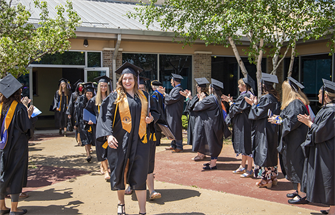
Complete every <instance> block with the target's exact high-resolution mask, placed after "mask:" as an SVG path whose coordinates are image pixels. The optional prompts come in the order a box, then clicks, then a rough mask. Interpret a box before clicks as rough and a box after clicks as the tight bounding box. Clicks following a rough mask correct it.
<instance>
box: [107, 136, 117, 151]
mask: <svg viewBox="0 0 335 215" xmlns="http://www.w3.org/2000/svg"><path fill="white" fill-rule="evenodd" d="M107 142H108V146H109V147H111V148H112V149H117V147H118V146H119V145H118V142H117V139H116V138H115V137H114V136H113V135H109V136H108V138H107Z"/></svg>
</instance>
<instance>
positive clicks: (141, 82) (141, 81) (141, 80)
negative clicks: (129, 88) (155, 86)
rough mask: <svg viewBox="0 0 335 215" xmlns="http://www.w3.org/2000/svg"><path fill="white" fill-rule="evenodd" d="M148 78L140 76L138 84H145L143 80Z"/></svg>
mask: <svg viewBox="0 0 335 215" xmlns="http://www.w3.org/2000/svg"><path fill="white" fill-rule="evenodd" d="M147 80H150V79H149V78H146V77H142V76H140V84H145V81H147Z"/></svg>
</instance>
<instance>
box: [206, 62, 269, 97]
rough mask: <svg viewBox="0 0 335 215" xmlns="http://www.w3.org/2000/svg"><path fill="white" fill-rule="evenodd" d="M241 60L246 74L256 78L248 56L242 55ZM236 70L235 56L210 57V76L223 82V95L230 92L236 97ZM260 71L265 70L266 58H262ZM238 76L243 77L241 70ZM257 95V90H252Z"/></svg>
mask: <svg viewBox="0 0 335 215" xmlns="http://www.w3.org/2000/svg"><path fill="white" fill-rule="evenodd" d="M242 61H243V63H244V66H245V68H246V69H247V71H248V74H249V75H250V76H251V77H252V79H254V80H255V82H256V83H257V78H256V72H257V69H256V65H254V64H250V63H249V60H248V58H246V57H243V58H242ZM238 71H239V65H238V63H237V60H236V58H235V57H216V56H213V57H212V78H214V79H217V80H219V81H222V82H223V85H224V89H223V93H224V94H225V95H228V94H230V95H231V96H233V97H234V98H236V97H238V95H239V92H238V84H237V82H238ZM262 71H263V72H266V58H263V60H262ZM239 77H240V78H243V74H242V72H240V76H239ZM254 93H255V94H256V95H257V90H256V92H254Z"/></svg>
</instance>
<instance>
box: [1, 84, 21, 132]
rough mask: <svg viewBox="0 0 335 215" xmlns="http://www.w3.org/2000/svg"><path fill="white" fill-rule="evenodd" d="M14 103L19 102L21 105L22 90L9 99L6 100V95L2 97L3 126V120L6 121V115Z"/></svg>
mask: <svg viewBox="0 0 335 215" xmlns="http://www.w3.org/2000/svg"><path fill="white" fill-rule="evenodd" d="M13 101H17V102H18V103H21V89H18V90H17V91H16V92H15V93H14V94H13V95H11V96H10V97H9V98H6V97H5V96H4V95H2V98H1V102H3V104H2V113H1V125H2V122H3V119H4V117H5V115H6V113H7V110H8V108H9V107H10V105H11V104H12V102H13ZM1 125H0V126H1Z"/></svg>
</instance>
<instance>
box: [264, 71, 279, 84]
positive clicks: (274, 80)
mask: <svg viewBox="0 0 335 215" xmlns="http://www.w3.org/2000/svg"><path fill="white" fill-rule="evenodd" d="M261 80H262V82H264V81H265V82H269V83H275V84H278V83H279V82H278V78H277V76H276V75H271V74H268V73H262V79H261Z"/></svg>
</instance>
